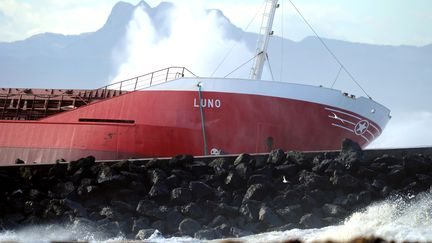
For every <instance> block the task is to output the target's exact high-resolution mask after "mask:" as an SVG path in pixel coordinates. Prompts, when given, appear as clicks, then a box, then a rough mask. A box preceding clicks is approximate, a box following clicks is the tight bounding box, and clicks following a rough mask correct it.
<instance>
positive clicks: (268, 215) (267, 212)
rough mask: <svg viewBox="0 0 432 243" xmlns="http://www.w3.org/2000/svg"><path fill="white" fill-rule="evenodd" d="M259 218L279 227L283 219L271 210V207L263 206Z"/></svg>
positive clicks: (267, 223)
mask: <svg viewBox="0 0 432 243" xmlns="http://www.w3.org/2000/svg"><path fill="white" fill-rule="evenodd" d="M258 219H259V220H260V221H261V222H263V223H264V224H266V225H267V226H269V227H277V226H281V225H282V220H281V219H280V218H279V217H278V216H277V215H276V214H275V213H274V212H273V210H271V208H269V207H266V206H263V207H261V208H260V210H259V212H258Z"/></svg>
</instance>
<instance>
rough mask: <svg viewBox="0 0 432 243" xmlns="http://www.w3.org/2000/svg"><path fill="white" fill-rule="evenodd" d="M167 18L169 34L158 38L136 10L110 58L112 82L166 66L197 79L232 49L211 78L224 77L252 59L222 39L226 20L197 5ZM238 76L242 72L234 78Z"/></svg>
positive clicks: (146, 18) (143, 14) (243, 48)
mask: <svg viewBox="0 0 432 243" xmlns="http://www.w3.org/2000/svg"><path fill="white" fill-rule="evenodd" d="M168 16H169V17H168V18H169V21H167V23H168V24H169V25H170V26H169V28H167V29H168V30H169V33H166V34H165V33H164V34H160V33H158V31H157V30H156V27H155V26H154V25H153V23H152V20H151V19H150V17H149V16H148V14H147V12H146V11H145V9H143V8H141V7H139V8H136V10H135V12H134V15H133V19H132V20H131V21H130V23H129V26H128V31H127V36H126V39H125V42H124V45H122V46H120V47H118V48H117V50H116V51H115V52H114V53H115V54H114V55H113V56H115V60H114V61H115V62H116V63H117V64H118V66H119V68H118V72H117V74H116V75H114V76H115V78H114V80H115V81H119V80H123V79H127V78H131V77H134V76H138V75H142V74H145V73H149V72H152V71H155V70H158V69H162V68H166V67H170V66H184V67H187V68H189V69H190V70H191V71H193V72H194V73H195V74H197V75H199V76H201V75H202V76H210V75H211V74H212V73H213V71H214V70H215V68H216V67H217V66H218V64H219V62H220V61H221V60H222V59H223V58H224V56H225V55H226V53H227V52H228V50H229V49H230V48H231V47H232V46H233V45H236V48H234V49H235V53H232V55H230V56H229V58H227V60H226V62H225V63H224V65H222V66H221V68H220V69H219V70H218V72H217V73H216V74H215V76H223V75H225V74H227V73H228V72H229V71H231V70H233V69H234V68H236V67H237V66H239V65H240V64H242V63H243V62H245V61H246V60H248V59H249V58H251V57H252V56H253V53H252V52H251V51H249V50H248V48H247V47H246V44H244V43H243V42H236V41H234V40H231V39H226V38H225V37H224V25H225V24H226V22H225V21H226V20H225V19H224V18H221V17H220V16H219V15H218V14H217V12H216V11H206V10H205V8H204V5H202V4H200V1H192V2H187V3H185V2H182V3H180V4H177V5H175V7H174V9H173V10H172V11H170V12H169V14H168ZM120 53H124V55H123V56H121V55H120V56H119V54H120ZM239 73H241V74H240V76H242V75H244V73H245V70H243V71H240V72H238V73H237V74H234V76H235V75H239Z"/></svg>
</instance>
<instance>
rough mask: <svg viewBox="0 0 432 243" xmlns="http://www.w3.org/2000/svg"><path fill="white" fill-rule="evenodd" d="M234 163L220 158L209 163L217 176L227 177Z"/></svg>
mask: <svg viewBox="0 0 432 243" xmlns="http://www.w3.org/2000/svg"><path fill="white" fill-rule="evenodd" d="M231 165H232V163H230V162H229V161H228V160H227V159H225V158H218V159H215V160H213V161H212V162H210V163H209V166H210V167H211V168H213V171H214V173H215V174H216V175H222V176H223V175H226V174H227V173H228V170H229V168H230V167H231Z"/></svg>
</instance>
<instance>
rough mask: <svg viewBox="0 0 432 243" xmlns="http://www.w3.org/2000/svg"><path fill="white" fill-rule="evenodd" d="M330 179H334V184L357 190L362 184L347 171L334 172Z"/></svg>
mask: <svg viewBox="0 0 432 243" xmlns="http://www.w3.org/2000/svg"><path fill="white" fill-rule="evenodd" d="M335 172H336V171H335ZM330 180H331V181H332V183H333V185H334V186H336V187H338V188H345V189H352V190H355V189H357V188H358V187H359V185H360V181H359V180H358V179H357V178H355V177H353V176H352V175H350V174H346V173H334V175H333V177H332V178H330Z"/></svg>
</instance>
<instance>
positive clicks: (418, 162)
mask: <svg viewBox="0 0 432 243" xmlns="http://www.w3.org/2000/svg"><path fill="white" fill-rule="evenodd" d="M403 166H404V167H405V170H406V171H407V173H408V174H409V175H413V176H414V175H415V174H420V173H427V172H429V171H431V170H432V161H431V160H430V159H428V158H426V157H424V156H420V155H416V156H407V157H404V159H403Z"/></svg>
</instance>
